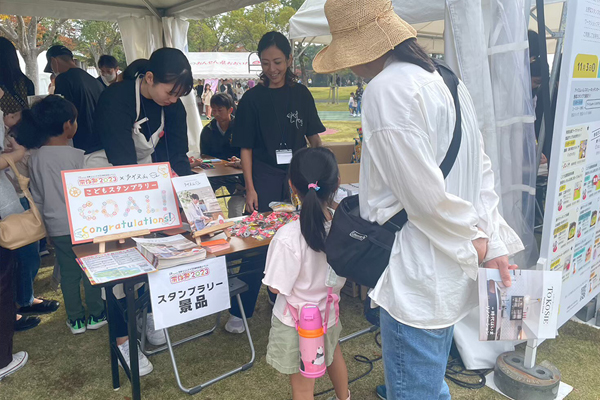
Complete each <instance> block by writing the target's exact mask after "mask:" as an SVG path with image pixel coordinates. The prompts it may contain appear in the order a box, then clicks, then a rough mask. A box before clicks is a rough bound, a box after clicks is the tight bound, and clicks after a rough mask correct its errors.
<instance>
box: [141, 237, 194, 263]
mask: <svg viewBox="0 0 600 400" xmlns="http://www.w3.org/2000/svg"><path fill="white" fill-rule="evenodd" d="M133 240H135V242H136V243H137V248H138V250H139V251H140V253H142V254H143V255H144V257H146V258H147V259H148V261H150V263H151V264H152V265H154V266H155V267H156V268H158V269H163V268H171V267H175V266H177V265H182V264H189V263H193V262H197V261H202V260H204V259H205V258H206V250H204V249H203V248H202V247H199V246H198V245H197V244H196V243H194V242H192V241H190V240H187V239H186V238H185V237H183V236H182V235H174V236H171V237H163V238H157V239H144V238H134V239H133Z"/></svg>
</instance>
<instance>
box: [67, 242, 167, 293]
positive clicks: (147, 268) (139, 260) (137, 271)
mask: <svg viewBox="0 0 600 400" xmlns="http://www.w3.org/2000/svg"><path fill="white" fill-rule="evenodd" d="M77 262H78V263H79V265H80V266H81V269H83V271H84V272H85V274H86V275H87V277H88V279H89V280H90V283H91V284H92V285H97V284H100V283H106V282H111V281H116V280H119V279H125V278H131V277H133V276H138V275H143V274H147V273H150V272H156V268H154V266H152V264H150V263H149V262H148V260H146V259H145V258H144V256H142V254H141V253H140V252H139V251H138V250H137V249H136V248H130V249H127V250H119V251H113V252H110V253H101V254H95V255H92V256H87V257H82V258H79V259H77Z"/></svg>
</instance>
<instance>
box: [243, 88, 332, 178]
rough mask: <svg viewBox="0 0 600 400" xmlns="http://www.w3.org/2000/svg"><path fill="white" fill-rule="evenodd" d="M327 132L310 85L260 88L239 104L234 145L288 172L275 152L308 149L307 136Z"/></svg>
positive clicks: (247, 94) (252, 91)
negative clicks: (249, 150)
mask: <svg viewBox="0 0 600 400" xmlns="http://www.w3.org/2000/svg"><path fill="white" fill-rule="evenodd" d="M324 131H325V127H324V126H323V124H322V123H321V120H320V119H319V114H318V113H317V107H316V106H315V100H314V98H313V97H312V94H311V93H310V91H309V90H308V88H307V87H306V86H304V85H301V84H298V83H297V84H295V85H293V86H288V85H286V86H284V87H282V88H278V89H269V88H267V87H265V86H263V85H257V86H255V87H253V88H252V89H250V90H249V91H248V92H246V93H245V94H244V96H243V97H242V99H241V101H240V103H239V106H238V109H237V112H236V124H235V128H234V131H233V141H232V145H233V146H234V147H240V148H246V149H252V150H253V158H254V159H256V160H259V161H262V162H264V163H267V164H269V165H272V166H274V167H281V168H285V169H287V165H282V166H278V164H277V158H276V155H275V152H276V151H277V150H280V149H291V150H292V151H294V152H296V151H297V150H299V149H301V148H303V147H306V139H305V137H308V136H312V135H316V134H319V133H321V132H324Z"/></svg>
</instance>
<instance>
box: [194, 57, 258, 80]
mask: <svg viewBox="0 0 600 400" xmlns="http://www.w3.org/2000/svg"><path fill="white" fill-rule="evenodd" d="M187 58H188V60H189V61H190V65H191V66H192V74H193V75H194V79H257V78H258V74H259V73H258V72H257V71H259V70H261V67H260V60H259V59H258V56H257V55H256V53H246V52H242V53H218V52H214V53H188V54H187ZM248 63H250V66H251V68H250V70H251V71H249V70H248Z"/></svg>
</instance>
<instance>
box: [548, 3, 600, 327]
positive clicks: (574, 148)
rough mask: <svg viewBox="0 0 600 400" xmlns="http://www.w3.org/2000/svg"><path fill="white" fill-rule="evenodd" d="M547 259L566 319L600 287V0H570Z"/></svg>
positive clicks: (550, 186)
mask: <svg viewBox="0 0 600 400" xmlns="http://www.w3.org/2000/svg"><path fill="white" fill-rule="evenodd" d="M565 7H569V8H568V12H567V27H566V33H565V42H564V53H563V63H562V69H561V74H560V84H559V89H558V102H557V107H556V119H555V121H554V137H553V142H552V158H551V165H550V171H549V177H548V195H547V199H546V213H545V217H544V232H543V237H542V249H541V252H540V257H541V259H540V261H541V262H543V263H544V265H545V268H546V269H548V270H552V271H562V280H563V287H562V294H561V300H560V311H559V316H558V324H559V326H561V325H563V324H564V323H565V322H566V321H568V320H569V319H570V318H571V317H572V316H573V315H574V314H575V313H577V311H579V309H581V308H582V307H583V306H584V305H585V304H586V303H587V302H588V301H590V300H591V299H592V298H593V297H594V296H596V295H597V294H598V293H600V280H599V276H598V274H599V273H600V224H598V223H597V222H598V213H599V212H600V78H599V76H598V58H599V57H600V0H569V1H568V2H567V3H566V4H565Z"/></svg>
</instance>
